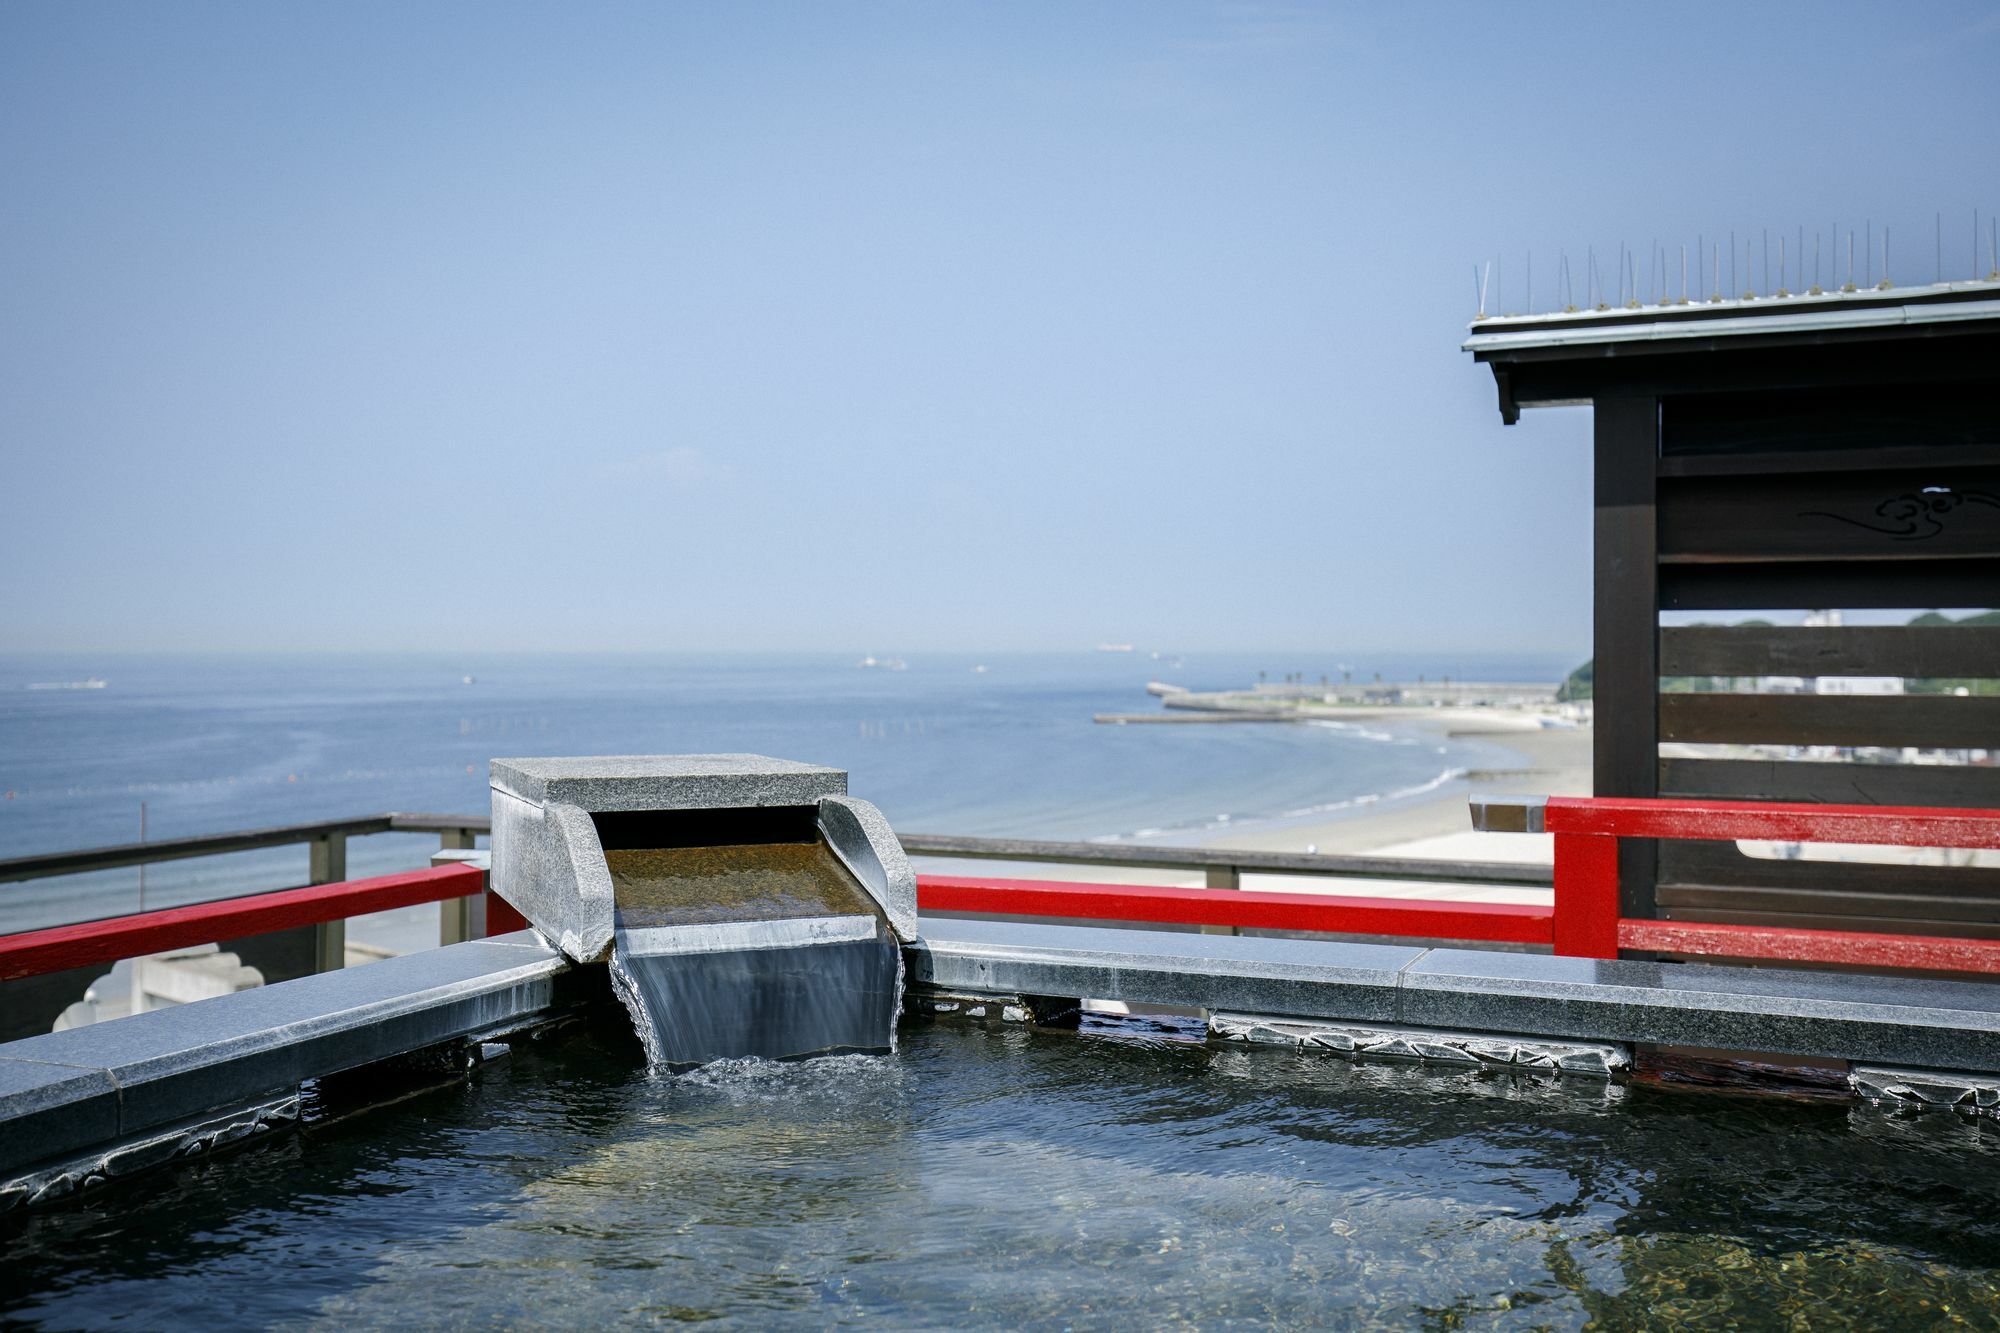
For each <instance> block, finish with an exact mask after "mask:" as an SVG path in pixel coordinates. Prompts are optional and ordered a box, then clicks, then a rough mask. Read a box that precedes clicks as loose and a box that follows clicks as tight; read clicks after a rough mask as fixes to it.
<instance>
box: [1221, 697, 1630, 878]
mask: <svg viewBox="0 0 2000 1333" xmlns="http://www.w3.org/2000/svg"><path fill="white" fill-rule="evenodd" d="M1385 711H1386V710H1385ZM1410 712H1411V713H1432V716H1431V717H1428V718H1425V719H1424V720H1427V721H1428V720H1437V721H1443V720H1445V719H1437V718H1435V715H1434V713H1433V712H1432V710H1410ZM1378 715H1379V714H1378ZM1396 720H1398V721H1402V720H1410V719H1408V718H1407V717H1405V718H1398V719H1396ZM1451 720H1452V721H1456V720H1458V719H1456V718H1454V719H1451ZM1479 720H1481V721H1487V722H1490V721H1493V720H1494V719H1492V718H1491V717H1488V718H1482V719H1479ZM1437 730H1438V731H1440V732H1442V733H1443V734H1446V735H1451V736H1456V737H1467V736H1475V735H1476V736H1478V737H1479V738H1480V739H1484V740H1489V741H1490V742H1491V743H1492V744H1494V745H1495V746H1496V747H1499V748H1501V749H1504V750H1506V751H1508V752H1509V753H1510V754H1512V755H1513V756H1514V758H1515V759H1516V760H1517V761H1518V763H1517V764H1515V765H1509V766H1506V767H1492V768H1482V769H1474V770H1471V771H1469V772H1467V773H1464V774H1462V775H1461V776H1458V777H1455V778H1453V779H1451V780H1449V781H1446V782H1444V783H1442V784H1441V785H1440V786H1439V787H1438V788H1437V789H1436V790H1434V791H1428V792H1423V793H1421V794H1418V795H1412V796H1409V797H1405V798H1402V799H1396V798H1388V799H1384V800H1380V801H1375V802H1370V803H1367V804H1363V805H1359V806H1355V807H1352V808H1350V809H1346V810H1339V811H1330V812H1328V813H1327V814H1325V815H1323V816H1317V817H1307V818H1304V819H1299V820H1285V821H1263V822H1261V823H1260V824H1259V825H1258V826H1257V827H1246V828H1241V829H1234V828H1232V829H1218V830H1215V831H1214V832H1212V833H1208V834H1205V835H1202V836H1199V837H1196V838H1194V839H1192V840H1183V841H1184V843H1190V844H1191V845H1197V846H1204V847H1226V848H1231V849H1233V850H1238V851H1273V852H1302V851H1305V850H1307V849H1308V848H1311V849H1313V850H1315V851H1318V852H1321V853H1324V854H1327V855H1362V854H1391V855H1397V856H1414V857H1440V858H1445V859H1453V860H1476V861H1524V862H1533V861H1540V862H1546V861H1548V860H1549V858H1550V856H1551V854H1552V853H1551V849H1550V847H1549V843H1550V839H1549V838H1548V836H1547V835H1546V834H1543V835H1533V834H1518V833H1477V832H1474V831H1473V829H1472V826H1471V820H1470V816H1469V815H1468V814H1467V811H1466V798H1467V797H1468V796H1470V795H1471V794H1472V793H1473V792H1475V791H1478V792H1482V793H1492V794H1495V795H1535V796H1571V795H1574V796H1587V795H1589V794H1590V787H1591V729H1590V728H1589V727H1575V728H1564V729H1560V730H1550V729H1542V728H1539V727H1536V728H1534V729H1529V728H1527V727H1518V728H1509V729H1505V730H1501V729H1499V728H1494V729H1492V730H1484V729H1482V730H1480V731H1478V732H1473V731H1470V730H1460V729H1456V728H1452V727H1448V726H1447V727H1444V728H1438V729H1437Z"/></svg>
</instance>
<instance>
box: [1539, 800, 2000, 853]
mask: <svg viewBox="0 0 2000 1333" xmlns="http://www.w3.org/2000/svg"><path fill="white" fill-rule="evenodd" d="M1543 818H1544V820H1545V821H1546V823H1545V826H1546V828H1547V829H1548V831H1549V832H1550V833H1556V834H1562V833H1582V834H1599V835H1603V836H1608V837H1617V838H1688V839H1696V840H1702V841H1709V842H1719V841H1730V842H1733V841H1735V840H1737V839H1739V838H1741V839H1753V840H1755V839H1761V840H1765V841H1770V842H1862V843H1875V844H1879V845H1887V846H1895V847H1971V848H1988V849H1991V848H2000V810H1955V809H1949V808H1944V807H1934V806H1911V805H1813V804H1809V803H1804V802H1792V801H1703V800H1680V799H1672V800H1670V799H1663V798H1657V797H1654V798H1641V797H1636V796H1551V797H1549V799H1548V804H1547V806H1546V807H1545V809H1544V813H1543Z"/></svg>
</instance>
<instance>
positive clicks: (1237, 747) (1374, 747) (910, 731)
mask: <svg viewBox="0 0 2000 1333" xmlns="http://www.w3.org/2000/svg"><path fill="white" fill-rule="evenodd" d="M867 657H868V655H867V654H862V653H856V654H851V655H850V654H832V653H793V654H732V655H718V654H701V655H694V654H618V655H611V654H578V655H558V654H539V655H536V654H488V653H467V654H450V655H447V654H436V653H426V654H409V655H399V654H296V655H277V654H258V655H248V654H245V655H221V654H210V655H200V654H70V653H63V654H54V653H38V654H22V653H16V654H7V655H0V857H9V856H21V855H27V854H31V853H37V852H47V851H60V850H65V849H70V848H78V847H88V846H99V845H105V844H110V843H121V842H131V841H135V840H137V838H138V837H139V830H140V819H141V806H142V804H143V806H144V817H145V824H146V833H147V836H148V837H149V838H155V839H158V838H174V837H184V836H190V835H196V834H206V833H221V832H229V831H233V830H239V829H248V828H256V827H262V826H268V825H277V824H289V823H298V822H304V821H308V820H321V819H341V818H349V817H355V816H361V815H367V814H374V813H380V812H382V811H387V810H398V811H422V812H434V813H445V814H471V815H483V814H485V813H486V811H487V809H488V805H489V796H488V788H487V764H488V762H489V761H490V760H492V759H494V758H497V757H505V756H510V755H550V754H609V753H626V754H631V753H690V752H722V751H746V752H752V753H761V754H767V755H772V756H775V757H778V758H784V759H795V760H803V761H807V762H812V763H821V764H829V765H832V766H835V767H839V768H844V769H846V770H847V771H848V773H849V775H850V787H851V790H853V791H854V792H855V794H857V795H859V796H862V797H865V798H866V799H868V800H871V801H873V802H875V803H876V804H877V805H879V806H881V807H882V809H883V811H884V813H885V814H886V815H887V816H888V817H889V819H890V821H891V823H892V824H893V825H894V826H895V827H897V828H898V829H901V830H903V831H906V832H923V833H954V834H968V835H989V836H1001V835H1006V836H1016V837H1036V838H1064V839H1099V840H1110V839H1131V838H1142V839H1147V840H1153V841H1163V842H1188V843H1197V842H1199V841H1201V840H1202V838H1203V837H1206V836H1213V834H1214V833H1215V831H1217V830H1219V829H1225V828H1227V829H1237V828H1243V827H1246V826H1247V827H1256V826H1258V825H1259V824H1260V823H1265V822H1269V821H1282V820H1285V819H1291V818H1299V817H1302V816H1306V815H1314V814H1325V813H1327V812H1333V811H1339V810H1343V809H1361V808H1365V807H1369V806H1374V805H1377V804H1378V803H1380V802H1383V801H1386V800H1393V799H1395V798H1396V797H1397V796H1399V795H1410V794H1416V793H1421V792H1424V791H1427V790H1434V789H1435V788H1436V787H1437V786H1439V785H1441V784H1442V783H1444V782H1447V781H1449V780H1451V778H1452V777H1453V775H1455V774H1462V773H1464V772H1465V771H1466V770H1468V769H1476V768H1480V767H1497V766H1505V765H1507V764H1508V763H1510V762H1511V760H1512V756H1511V754H1510V752H1508V751H1507V750H1506V749H1505V748H1504V743H1502V744H1495V743H1492V742H1491V741H1489V740H1487V739H1483V738H1477V739H1476V738H1459V737H1448V736H1444V735H1442V734H1441V733H1439V732H1437V731H1436V730H1434V729H1430V728H1426V727H1423V726H1421V725H1416V724H1412V723H1409V722H1405V721H1387V720H1385V721H1384V722H1383V723H1381V724H1379V725H1376V724H1371V725H1368V726H1358V725H1356V726H1339V725H1336V726H1273V725H1242V726H1230V725H1221V726H1123V727H1121V726H1105V725H1100V724H1097V723H1094V722H1093V721H1092V720H1091V719H1092V716H1093V714H1095V713H1099V712H1109V711H1124V712H1132V711H1143V710H1145V709H1147V708H1150V707H1157V704H1156V703H1155V702H1154V701H1152V700H1151V699H1149V698H1148V697H1147V695H1146V694H1145V687H1146V685H1147V683H1148V682H1149V681H1151V680H1155V679H1159V680H1166V681H1170V682H1172V683H1174V684H1178V685H1183V686H1187V687H1189V688H1195V689H1223V688H1235V687H1243V686H1247V685H1249V684H1251V683H1253V682H1255V681H1256V680H1257V678H1258V673H1259V672H1260V671H1262V672H1264V673H1266V675H1267V677H1268V678H1269V679H1272V680H1277V679H1280V678H1282V677H1283V676H1284V675H1285V674H1287V673H1293V672H1296V673H1299V674H1300V675H1302V676H1303V677H1304V678H1306V679H1309V680H1317V679H1318V678H1319V676H1321V675H1327V676H1329V677H1331V678H1333V679H1336V680H1337V679H1338V672H1339V671H1340V670H1341V669H1343V668H1347V669H1350V670H1353V671H1354V673H1355V675H1356V678H1362V679H1365V678H1367V677H1369V676H1372V675H1373V674H1374V673H1375V672H1377V671H1379V672H1381V673H1382V675H1383V677H1384V679H1398V678H1407V679H1415V678H1416V677H1417V676H1419V675H1429V676H1431V677H1432V678H1436V676H1439V675H1445V674H1449V675H1451V676H1453V677H1454V678H1455V679H1494V680H1556V679H1560V677H1561V675H1562V673H1563V672H1564V671H1566V670H1567V665H1566V664H1565V660H1564V659H1558V658H1555V657H1553V656H1552V655H1540V656H1535V655H1503V654H1493V655H1487V656H1485V657H1480V656H1476V655H1472V654H1464V655H1452V654H1426V655H1422V656H1421V657H1419V656H1417V655H1409V656H1404V657H1393V658H1391V657H1384V658H1381V659H1362V660H1350V659H1345V658H1340V657H1336V656H1334V655H1332V654H1328V655H1325V656H1324V657H1322V658H1320V659H1317V660H1315V659H1314V658H1312V657H1311V656H1309V655H1304V654H1296V653H1240V654H1227V655H1224V654H1181V655H1174V656H1170V655H1164V654H1163V655H1162V656H1161V657H1160V658H1159V659H1157V660H1156V659H1155V658H1154V657H1153V656H1152V655H1151V654H1150V653H1146V652H1132V653H1124V652H1092V651H1083V652H1076V653H1065V654H1048V653H1036V654H1008V653H992V654H986V655H979V654H969V653H954V654H942V653H941V654H912V655H910V656H908V657H907V659H899V658H896V657H893V656H887V655H880V654H878V655H876V656H875V657H874V660H875V662H876V663H877V664H876V665H874V666H872V667H870V666H862V665H860V663H861V662H862V661H863V660H865V659H866V658H867ZM98 682H101V685H100V684H98ZM433 846H435V840H434V839H433V838H429V837H427V836H421V835H377V836H373V837H369V838H364V839H356V840H353V841H352V842H351V843H350V850H349V873H350V874H353V875H361V874H367V873H379V872H381V871H385V870H388V869H393V868H396V867H398V866H407V865H412V864H421V863H422V860H423V858H424V856H425V855H427V850H426V849H427V848H428V847H433ZM304 861H305V852H304V849H303V848H281V849H273V850H271V851H265V852H255V853H242V854H238V855H234V856H229V857H217V858H203V859H200V860H195V861H184V862H175V863H168V864H162V865H158V866H154V867H151V868H150V869H149V870H148V872H147V878H146V894H147V898H146V905H147V906H148V907H162V906H168V905H172V904H174V903H178V902H190V901H198V900H200V899H203V898H212V897H224V896H229V895H231V894H235V893H242V892H250V891H254V890H257V889H260V888H266V887H277V886H280V885H283V884H288V883H298V882H302V881H303V879H304ZM137 893H138V873H137V871H136V870H135V869H128V870H121V871H108V872H102V873H99V874H94V875H86V876H68V877H64V878H61V879H50V880H39V881H29V882H26V883H22V884H16V885H10V886H8V887H7V890H6V892H5V894H4V895H0V929H12V930H20V929H29V928H34V927H36V926H40V925H47V924H54V923H56V922H58V921H66V920H78V919H87V918H89V917H93V916H102V915H110V914H115V913H118V912H125V911H131V910H134V909H135V907H136V906H137V901H138V899H137Z"/></svg>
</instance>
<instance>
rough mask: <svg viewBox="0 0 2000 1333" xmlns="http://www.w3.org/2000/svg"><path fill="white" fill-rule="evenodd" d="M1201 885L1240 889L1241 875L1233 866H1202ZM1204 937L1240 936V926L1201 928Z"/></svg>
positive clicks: (1241, 884) (1241, 930)
mask: <svg viewBox="0 0 2000 1333" xmlns="http://www.w3.org/2000/svg"><path fill="white" fill-rule="evenodd" d="M1202 883H1203V884H1204V885H1205V886H1206V887H1208V888H1211V889H1232V890H1233V889H1241V888H1242V887H1243V875H1242V873H1241V872H1240V871H1238V870H1237V868H1236V867H1235V866H1204V867H1203V868H1202ZM1201 933H1202V934H1204V935H1241V934H1242V933H1243V928H1242V927H1241V926H1203V927H1202V928H1201Z"/></svg>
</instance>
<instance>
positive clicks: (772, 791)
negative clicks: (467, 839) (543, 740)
mask: <svg viewBox="0 0 2000 1333" xmlns="http://www.w3.org/2000/svg"><path fill="white" fill-rule="evenodd" d="M491 774H492V786H493V789H494V790H495V791H501V792H505V793H507V794H508V795H509V796H515V797H518V798H520V799H521V800H524V801H527V802H529V803H531V804H534V805H547V804H549V803H551V802H556V801H560V802H563V803H565V804H568V805H574V806H576V807H577V808H578V809H581V810H585V811H591V812H597V811H614V810H716V809H730V808H738V807H743V806H778V805H818V804H819V802H820V799H821V798H822V797H826V796H841V795H844V794H845V793H846V791H847V774H846V773H845V772H844V771H842V770H841V769H838V768H824V767H821V766H820V765H818V764H802V763H799V762H797V761H795V760H791V759H772V758H769V757H767V756H765V755H761V754H624V755H588V756H579V757H576V758H548V759H495V760H494V761H493V765H492V769H491Z"/></svg>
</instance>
